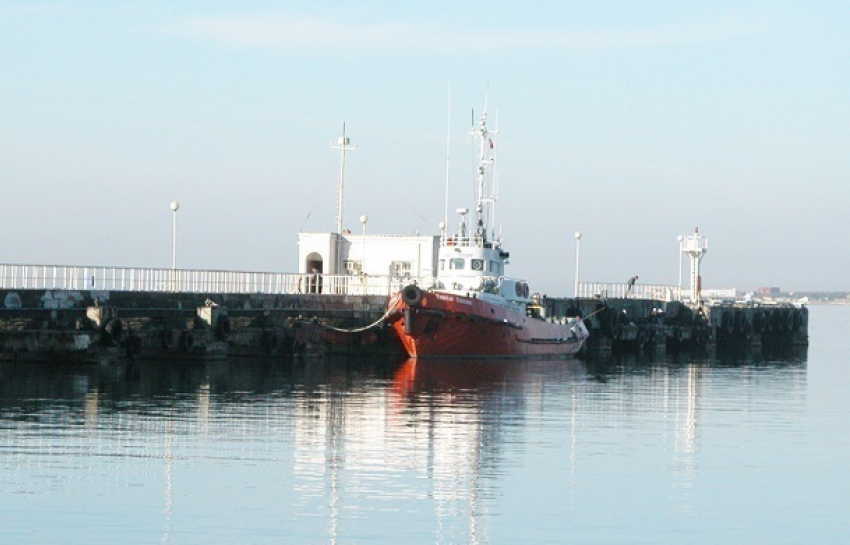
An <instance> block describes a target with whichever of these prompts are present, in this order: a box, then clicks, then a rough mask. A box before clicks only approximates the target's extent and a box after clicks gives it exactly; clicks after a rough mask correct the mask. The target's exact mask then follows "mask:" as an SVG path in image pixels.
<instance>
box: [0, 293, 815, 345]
mask: <svg viewBox="0 0 850 545" xmlns="http://www.w3.org/2000/svg"><path fill="white" fill-rule="evenodd" d="M0 303H2V304H0V360H43V359H61V360H81V361H109V360H111V359H117V358H161V359H196V358H224V357H228V356H257V357H278V356H280V357H286V356H293V355H325V354H329V353H345V354H358V355H373V354H374V355H379V354H380V355H399V356H401V355H402V354H403V352H402V349H401V346H400V344H399V342H398V339H396V338H395V335H394V333H393V332H392V330H391V329H389V328H386V327H382V325H383V324H379V325H378V326H377V327H366V326H369V325H370V324H375V323H377V322H379V321H380V319H381V318H382V316H383V315H384V312H385V309H386V303H387V297H386V296H384V295H334V294H327V293H300V294H259V293H257V294H246V293H236V294H233V293H208V294H203V293H167V292H131V291H114V292H105V291H57V290H14V291H11V290H7V291H0ZM538 303H539V304H540V306H541V308H542V314H543V315H544V316H546V317H553V318H561V317H566V316H581V317H582V319H583V320H584V322H585V325H586V326H587V328H588V330H589V331H590V333H591V335H590V339H589V340H588V342H587V346H586V349H585V353H586V354H590V355H594V354H603V355H605V354H612V353H619V352H629V353H644V354H664V353H667V352H677V351H681V350H688V351H700V352H705V353H707V354H714V353H715V352H718V351H721V352H722V351H736V350H760V351H764V352H770V351H774V350H786V349H789V348H792V347H800V346H807V345H808V309H807V308H805V307H800V306H793V305H758V304H755V305H743V304H724V305H714V306H703V307H700V308H691V307H690V306H688V305H685V304H684V303H682V302H678V301H659V300H653V299H637V298H597V297H593V298H550V297H544V298H543V299H542V300H540V301H538ZM347 329H355V330H358V331H354V332H346V331H341V330H347ZM360 329H362V330H360Z"/></svg>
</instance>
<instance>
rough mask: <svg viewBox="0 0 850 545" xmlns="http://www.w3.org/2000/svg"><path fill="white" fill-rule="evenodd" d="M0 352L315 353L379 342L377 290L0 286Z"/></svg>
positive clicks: (91, 355) (87, 355)
mask: <svg viewBox="0 0 850 545" xmlns="http://www.w3.org/2000/svg"><path fill="white" fill-rule="evenodd" d="M0 301H2V302H3V303H5V304H4V305H3V306H2V307H0V359H5V360H27V359H32V360H41V359H67V360H77V359H79V360H98V361H103V360H109V359H114V358H126V357H130V358H174V359H190V358H215V357H226V356H264V357H267V356H279V355H280V356H287V355H297V354H304V355H319V354H324V353H326V352H327V351H329V350H330V349H331V348H333V349H334V350H342V351H346V350H355V349H357V347H361V346H362V347H367V348H371V349H379V347H380V350H384V349H389V347H390V344H391V343H388V342H384V341H385V339H384V338H383V333H384V332H383V331H382V330H380V329H375V330H370V331H366V332H362V333H355V334H345V335H341V334H339V333H337V332H335V331H333V330H332V329H329V328H328V327H326V326H333V327H338V328H353V327H357V326H361V325H364V324H370V323H373V322H375V321H377V320H378V319H380V317H381V316H383V313H384V310H385V306H386V301H387V298H386V297H385V296H375V295H331V294H287V295H267V294H221V293H218V294H215V293H213V294H194V293H162V292H120V291H116V292H102V291H91V292H89V291H61V292H60V291H53V290H14V291H5V292H4V291H0Z"/></svg>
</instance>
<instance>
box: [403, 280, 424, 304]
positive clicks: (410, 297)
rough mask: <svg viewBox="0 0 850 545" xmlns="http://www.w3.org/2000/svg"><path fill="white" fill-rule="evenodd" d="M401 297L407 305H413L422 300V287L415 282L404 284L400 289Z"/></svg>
mask: <svg viewBox="0 0 850 545" xmlns="http://www.w3.org/2000/svg"><path fill="white" fill-rule="evenodd" d="M401 299H402V301H404V302H405V303H407V306H411V307H415V306H417V305H419V303H421V302H422V289H421V288H420V287H419V286H417V285H416V284H411V285H409V286H406V287H405V288H404V289H402V290H401Z"/></svg>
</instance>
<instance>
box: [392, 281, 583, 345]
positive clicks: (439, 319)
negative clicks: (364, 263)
mask: <svg viewBox="0 0 850 545" xmlns="http://www.w3.org/2000/svg"><path fill="white" fill-rule="evenodd" d="M388 310H389V313H390V315H391V317H392V318H391V320H390V321H391V324H392V326H393V328H394V329H395V331H396V333H397V334H398V337H399V339H401V342H402V344H403V345H404V347H405V349H406V350H407V353H408V355H409V356H410V357H411V358H439V357H539V356H546V357H557V356H569V355H572V354H575V353H576V352H578V351H579V350H580V349H581V347H582V345H583V343H584V339H585V338H586V337H587V335H586V330H583V329H581V330H580V332H579V334H578V335H577V334H576V333H574V332H573V329H572V327H571V326H570V325H569V324H563V323H556V322H548V321H546V320H543V319H540V318H534V317H530V316H526V315H524V314H522V313H520V312H518V311H516V310H513V309H510V308H504V307H501V306H496V305H492V304H490V303H487V302H485V301H483V300H481V299H475V298H471V297H463V296H458V295H451V294H444V293H433V292H422V298H421V301H420V302H418V304H416V305H414V306H411V305H408V304H407V302H405V301H404V298H403V297H402V296H401V294H396V295H395V296H394V297H393V298H392V299H391V300H390V303H389V307H388Z"/></svg>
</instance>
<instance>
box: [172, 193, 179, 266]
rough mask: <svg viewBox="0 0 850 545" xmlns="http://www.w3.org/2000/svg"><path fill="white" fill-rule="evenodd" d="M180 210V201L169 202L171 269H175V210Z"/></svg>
mask: <svg viewBox="0 0 850 545" xmlns="http://www.w3.org/2000/svg"><path fill="white" fill-rule="evenodd" d="M178 210H180V203H179V202H177V201H172V202H171V211H172V212H173V214H171V216H172V220H171V269H172V270H176V269H177V211H178Z"/></svg>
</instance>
